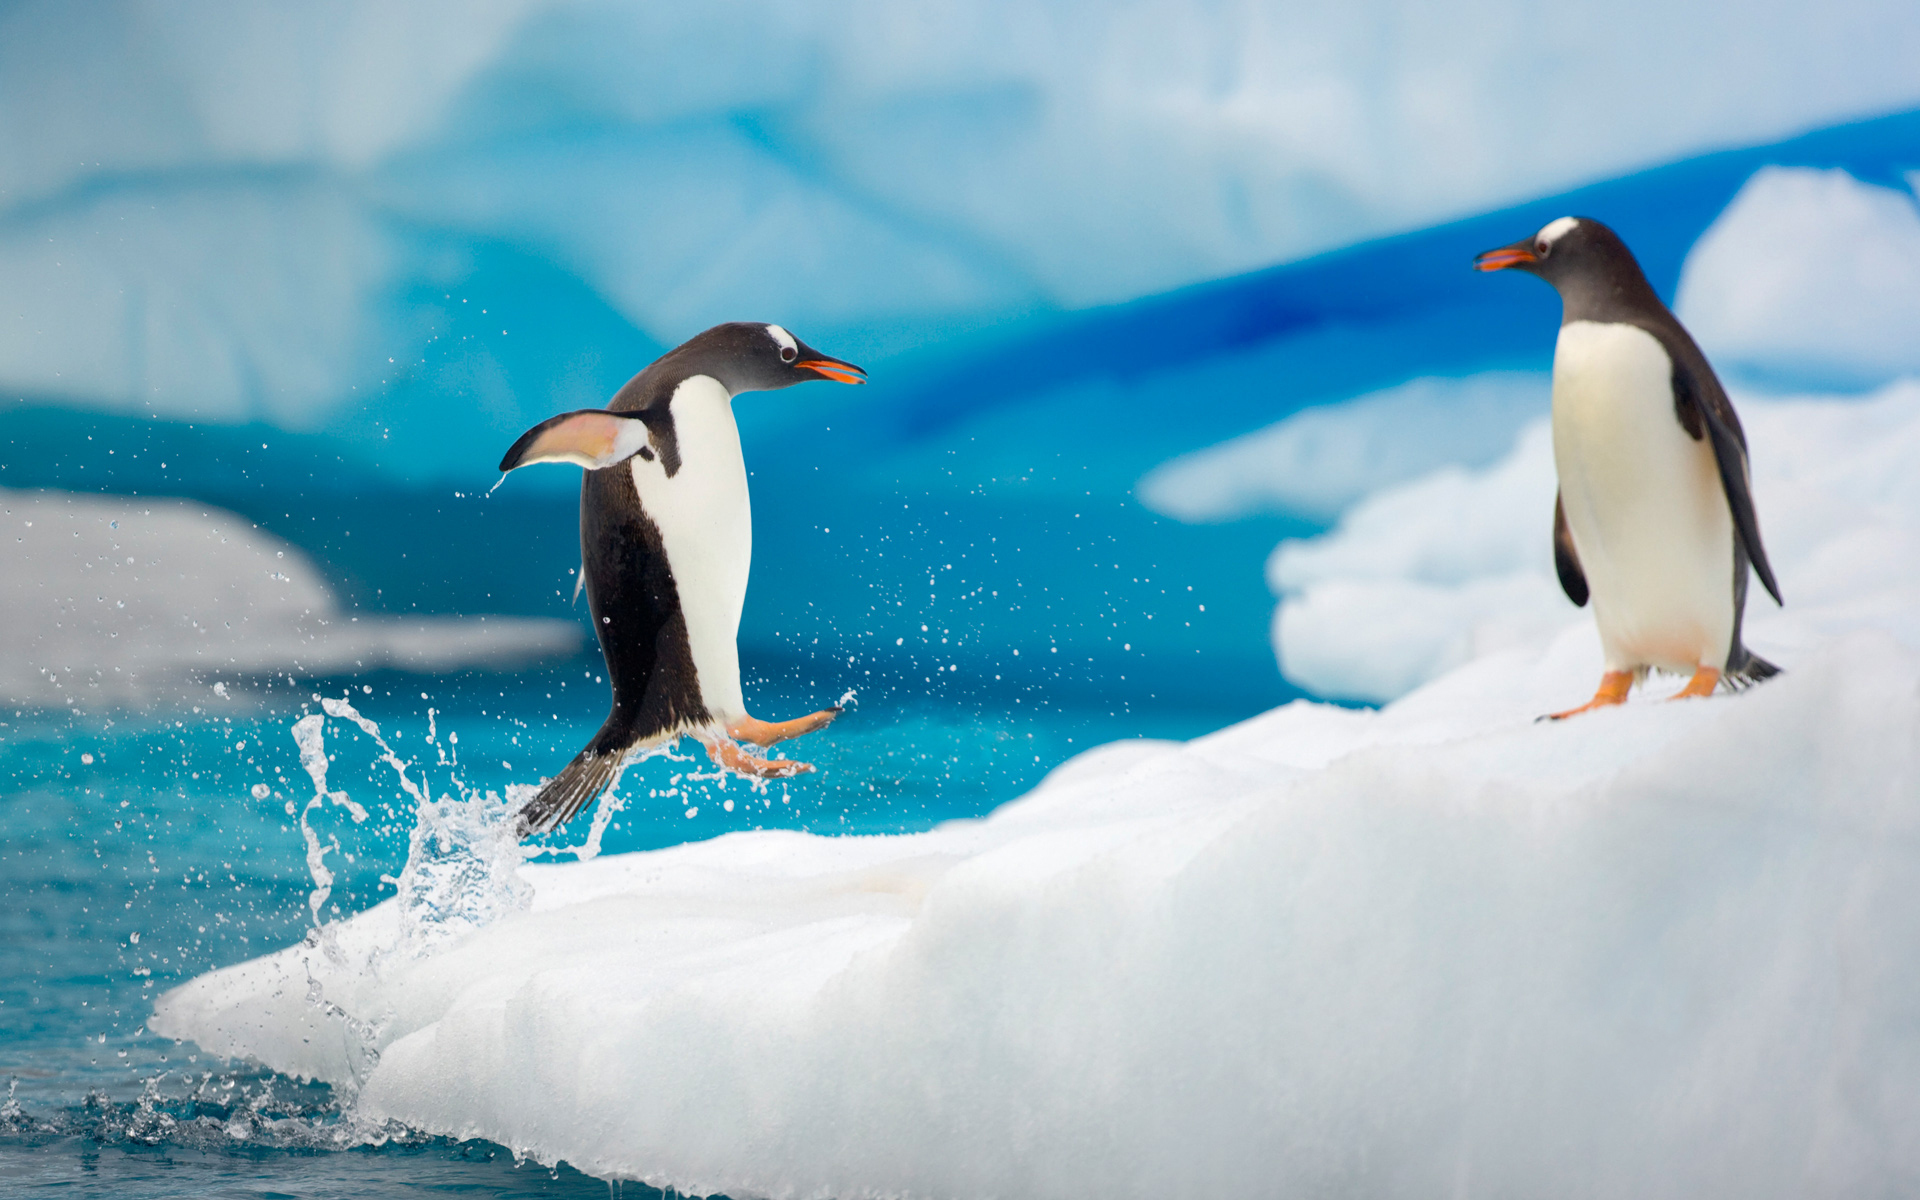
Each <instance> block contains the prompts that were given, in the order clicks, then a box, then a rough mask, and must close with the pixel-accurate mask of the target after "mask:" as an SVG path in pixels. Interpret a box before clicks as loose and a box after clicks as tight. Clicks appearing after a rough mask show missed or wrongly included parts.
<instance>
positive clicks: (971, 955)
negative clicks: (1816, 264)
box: [151, 628, 1920, 1200]
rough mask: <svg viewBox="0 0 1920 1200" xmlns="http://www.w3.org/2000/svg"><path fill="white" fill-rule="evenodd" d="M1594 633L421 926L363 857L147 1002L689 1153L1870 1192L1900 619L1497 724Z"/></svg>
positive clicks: (1909, 974)
mask: <svg viewBox="0 0 1920 1200" xmlns="http://www.w3.org/2000/svg"><path fill="white" fill-rule="evenodd" d="M1599 665H1600V664H1599V658H1598V648H1597V645H1596V644H1595V642H1594V639H1593V637H1592V634H1591V630H1590V629H1584V628H1576V629H1574V630H1572V631H1570V632H1569V633H1567V634H1565V635H1563V636H1562V637H1561V638H1559V639H1558V640H1557V641H1556V642H1554V643H1553V644H1552V646H1551V647H1550V648H1549V649H1547V650H1545V651H1544V652H1543V651H1540V650H1521V649H1514V650H1508V651H1503V652H1499V653H1496V654H1493V655H1490V656H1488V657H1486V658H1483V659H1480V660H1478V661H1477V662H1474V663H1472V664H1470V665H1468V666H1467V667H1464V668H1462V669H1460V670H1458V671H1455V672H1454V673H1452V674H1450V675H1448V676H1446V677H1445V678H1443V679H1441V680H1439V681H1437V682H1436V683H1434V684H1431V685H1429V686H1427V687H1426V688H1423V689H1421V690H1419V691H1416V692H1414V693H1413V694H1411V695H1409V696H1408V697H1406V698H1405V699H1403V700H1401V701H1398V702H1396V703H1395V704H1393V705H1391V706H1389V707H1387V708H1386V709H1383V710H1381V711H1378V712H1361V711H1351V710H1343V709H1337V708H1332V707H1327V706H1321V705H1313V704H1308V703H1305V702H1299V703H1295V704H1293V705H1290V706H1288V707H1285V708H1281V709H1278V710H1275V711H1274V712H1271V713H1268V714H1266V715H1265V716H1262V717H1259V718H1256V719H1254V720H1252V721H1249V722H1246V723H1244V724H1242V725H1239V726H1236V727H1233V728H1230V729H1227V730H1224V731H1222V732H1220V733H1217V734H1214V735H1211V736H1209V737H1205V738H1201V739H1199V740H1197V741H1195V742H1192V743H1189V744H1186V745H1184V746H1179V745H1168V744H1160V745H1153V744H1148V745H1145V746H1141V745H1137V744H1135V745H1127V746H1123V747H1115V748H1105V749H1102V750H1096V751H1091V752H1089V754H1088V755H1086V756H1083V757H1082V758H1081V759H1079V760H1077V761H1076V762H1075V763H1074V764H1073V765H1072V767H1071V768H1070V769H1067V770H1063V771H1062V772H1060V773H1058V774H1057V775H1056V777H1055V778H1053V779H1050V780H1049V781H1048V782H1046V783H1043V784H1042V786H1041V787H1039V788H1038V789H1036V790H1035V791H1034V792H1033V793H1031V794H1029V795H1027V796H1026V797H1024V798H1022V799H1020V800H1018V801H1016V802H1014V803H1012V804H1009V805H1007V806H1006V807H1004V808H1002V809H1001V810H999V811H998V812H996V813H995V814H993V816H991V817H990V818H988V819H986V820H984V821H974V822H958V823H954V824H950V825H946V826H942V827H940V828H938V829H935V830H933V831H931V832H929V833H925V834H920V835H914V836H901V837H869V838H828V837H815V836H809V835H806V834H801V833H794V832H761V833H739V834H732V835H729V836H726V837H722V838H718V839H715V840H713V841H709V842H704V843H698V844H691V845H685V846H680V847H675V848H673V849H669V850H662V851H658V852H654V853H647V854H634V855H621V856H608V857H603V858H600V859H596V860H593V861H591V862H587V863H580V864H567V865H557V866H555V865H550V866H538V867H530V868H526V869H525V871H524V878H525V879H526V880H528V881H529V882H530V883H531V884H532V885H533V887H534V889H535V893H536V895H535V900H534V903H533V905H532V908H531V909H530V910H528V911H525V912H519V913H515V914H513V915H511V916H508V917H506V918H505V919H503V920H501V921H500V922H498V923H497V924H495V925H492V926H490V927H487V928H484V929H481V930H479V931H478V932H476V933H473V934H471V935H469V936H467V937H466V938H464V939H463V940H460V941H457V942H454V943H452V944H451V945H449V946H447V947H446V948H445V949H444V950H442V951H441V952H440V953H438V954H435V955H433V956H431V957H426V958H419V959H406V958H396V957H393V956H390V955H381V954H378V953H377V952H378V951H380V950H381V949H382V948H383V947H385V946H387V945H389V944H391V942H392V939H393V936H394V930H395V927H394V908H393V905H392V904H391V903H389V904H383V905H381V906H379V907H378V908H375V909H373V910H371V911H369V912H367V913H363V914H361V915H359V916H357V917H355V918H353V919H352V920H351V921H350V922H348V923H347V924H345V925H344V926H342V927H341V936H340V948H341V950H342V951H343V952H342V953H341V954H340V955H339V957H338V958H337V959H329V958H328V957H327V956H325V955H324V954H322V953H320V952H319V951H315V950H308V949H306V948H305V947H294V948H292V949H289V950H286V951H282V952H280V953H279V954H275V955H270V956H267V957H265V958H261V959H257V960H254V961H252V962H249V963H243V964H240V965H238V966H235V967H231V968H228V969H225V970H222V971H217V972H214V973H212V974H209V975H206V976H202V977H201V978H199V979H196V980H193V981H192V982H190V983H188V984H186V985H184V986H182V987H180V988H177V989H175V990H173V991H171V992H169V993H167V994H166V995H164V996H162V997H161V998H160V999H159V1001H158V1004H157V1006H156V1011H155V1013H154V1016H153V1019H152V1022H151V1028H152V1029H153V1030H154V1031H155V1032H158V1033H161V1034H163V1035H166V1036H172V1037H178V1038H188V1039H192V1040H194V1041H196V1042H198V1043H199V1045H200V1046H201V1048H202V1049H203V1050H205V1051H209V1052H213V1053H218V1054H228V1055H236V1056H246V1057H251V1058H254V1059H258V1060H260V1061H262V1062H264V1063H267V1064H269V1065H271V1066H273V1067H275V1068H278V1069H280V1070H283V1071H289V1072H295V1073H299V1074H303V1075H311V1076H318V1077H320V1078H323V1079H329V1080H333V1081H335V1082H345V1081H347V1080H348V1078H349V1075H350V1074H351V1068H350V1063H357V1064H359V1068H360V1070H361V1071H362V1072H363V1075H364V1078H363V1080H362V1081H361V1089H360V1092H359V1101H358V1109H357V1115H358V1116H360V1117H366V1118H371V1119H380V1118H394V1119H398V1120H400V1121H403V1122H405V1123H407V1124H408V1125H411V1126H413V1127H416V1128H419V1129H424V1130H429V1131H434V1132H437V1133H444V1134H448V1135H452V1136H456V1137H470V1136H482V1137H487V1138H491V1139H493V1140H495V1141H498V1142H501V1143H503V1144H505V1145H508V1146H511V1147H514V1148H516V1149H517V1150H520V1151H523V1152H527V1153H530V1154H532V1155H534V1156H536V1157H537V1158H539V1159H541V1160H543V1161H548V1162H552V1161H555V1160H562V1159H564V1160H565V1161H567V1162H570V1163H572V1164H574V1165H576V1166H578V1167H580V1168H581V1169H583V1170H586V1171H589V1172H592V1173H595V1174H598V1175H603V1176H608V1177H625V1178H640V1179H644V1180H646V1181H648V1182H649V1183H651V1184H654V1185H657V1186H671V1187H675V1188H677V1189H679V1190H680V1191H683V1192H686V1193H688V1194H692V1195H702V1194H709V1193H715V1192H720V1193H724V1194H726V1195H730V1196H734V1197H752V1196H774V1197H800V1196H833V1197H842V1198H849V1200H850V1198H854V1197H877V1196H928V1197H935V1196H938V1197H967V1196H1022V1197H1029V1198H1035V1200H1040V1198H1050V1197H1060V1198H1062V1200H1065V1198H1069V1197H1070V1198H1073V1200H1080V1198H1082V1197H1087V1196H1108V1197H1124V1196H1140V1197H1155V1198H1159V1197H1166V1196H1173V1195H1180V1196H1189V1195H1195V1196H1204V1195H1214V1196H1252V1195H1282V1194H1284V1195H1305V1196H1320V1195H1340V1196H1408V1197H1423V1198H1424V1197H1432V1196H1454V1195H1473V1196H1481V1195H1513V1196H1573V1195H1578V1196H1595V1197H1634V1198H1636V1200H1643V1198H1652V1197H1676V1198H1679V1197H1686V1198H1693V1197H1699V1196H1741V1197H1773V1196H1782V1197H1785V1196H1807V1195H1888V1194H1895V1193H1898V1192H1900V1191H1903V1190H1904V1189H1905V1187H1906V1185H1907V1184H1908V1183H1909V1182H1910V1181H1911V1180H1912V1179H1914V1178H1916V1177H1920V1136H1916V1134H1915V1130H1920V1082H1917V1081H1920V1023H1917V1022H1916V1021H1915V1019H1914V1013H1915V1000H1914V997H1915V996H1916V995H1920V905H1916V904H1915V903H1914V900H1913V898H1914V897H1915V896H1916V895H1920V786H1916V782H1917V781H1920V657H1917V656H1916V655H1915V654H1914V653H1913V652H1912V651H1911V650H1909V649H1907V648H1905V647H1903V646H1902V645H1900V644H1899V643H1898V642H1897V641H1896V640H1894V639H1893V638H1891V637H1889V636H1887V635H1886V634H1884V633H1881V632H1879V631H1875V630H1864V631H1860V632H1855V633H1853V634H1850V635H1846V636H1843V637H1841V638H1838V639H1836V640H1832V641H1828V642H1825V643H1823V644H1821V645H1819V646H1817V647H1808V648H1806V650H1805V652H1804V653H1801V654H1799V655H1797V656H1796V657H1795V658H1794V660H1793V662H1792V663H1791V664H1789V670H1788V673H1787V674H1786V675H1784V676H1783V677H1781V678H1780V679H1778V680H1775V681H1773V682H1771V683H1768V684H1767V685H1765V686H1763V687H1760V688H1757V689H1754V690H1753V691H1751V692H1748V693H1746V694H1743V695H1738V696H1722V697H1717V698H1714V699H1710V700H1700V701H1688V702H1680V703H1671V704H1668V703H1662V702H1659V701H1654V700H1647V699H1645V698H1643V697H1639V696H1636V698H1635V700H1634V701H1633V702H1632V703H1629V704H1628V705H1626V706H1624V707H1622V708H1619V709H1614V710H1609V711H1605V712H1600V713H1596V714H1593V715H1590V716H1586V717H1583V718H1581V719H1579V720H1576V721H1571V722H1567V723H1565V724H1560V725H1538V724H1535V723H1534V722H1533V717H1534V715H1535V714H1537V713H1539V712H1542V711H1544V710H1546V709H1547V708H1549V707H1552V706H1555V705H1560V704H1564V703H1566V702H1567V700H1568V698H1569V697H1570V696H1571V697H1573V698H1575V699H1577V698H1579V696H1580V695H1581V694H1583V693H1584V692H1585V691H1586V690H1590V688H1591V685H1592V681H1593V680H1594V679H1595V678H1597V676H1598V671H1599ZM369 963H377V964H378V967H377V969H373V968H370V967H369V966H368V965H367V964H369ZM310 979H311V980H312V983H311V985H310V983H309V980H310ZM310 995H320V996H322V997H323V998H324V1000H325V1001H326V1002H328V1003H329V1004H331V1005H338V1006H339V1009H340V1010H343V1011H345V1012H346V1013H349V1014H351V1015H352V1016H353V1018H354V1019H355V1022H356V1024H357V1025H359V1026H360V1028H362V1029H364V1030H366V1031H367V1032H368V1035H369V1036H370V1037H371V1038H372V1042H371V1044H369V1045H367V1046H365V1047H364V1048H363V1047H362V1045H361V1043H360V1040H359V1038H358V1036H356V1035H355V1034H353V1033H350V1032H349V1031H348V1029H347V1028H346V1027H345V1025H344V1024H343V1023H342V1022H341V1021H340V1019H339V1018H338V1017H329V1016H327V1015H325V1013H324V1011H323V1009H322V1008H321V1007H320V1005H318V1004H316V1003H315V1002H313V1001H311V1000H310V999H309V996H310ZM366 1050H372V1051H374V1052H375V1053H374V1054H373V1055H368V1054H366Z"/></svg>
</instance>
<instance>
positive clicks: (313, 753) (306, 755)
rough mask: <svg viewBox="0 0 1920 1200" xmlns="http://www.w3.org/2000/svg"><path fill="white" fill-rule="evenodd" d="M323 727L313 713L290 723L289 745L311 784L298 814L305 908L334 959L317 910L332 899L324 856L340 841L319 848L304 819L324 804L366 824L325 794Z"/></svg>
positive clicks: (339, 796)
mask: <svg viewBox="0 0 1920 1200" xmlns="http://www.w3.org/2000/svg"><path fill="white" fill-rule="evenodd" d="M325 723H326V718H324V717H322V716H320V715H319V714H317V713H316V714H314V715H311V716H306V717H302V718H300V719H299V720H298V721H295V722H294V723H293V742H294V745H296V746H298V747H299V748H300V765H301V767H303V768H304V769H305V770H306V772H307V777H308V778H310V779H312V780H313V796H312V798H311V799H309V800H308V801H307V805H306V807H305V808H303V809H301V810H300V836H301V837H303V838H304V839H306V843H307V873H308V874H309V875H311V876H312V877H313V891H312V892H310V893H309V894H308V896H307V908H308V910H309V911H310V913H311V915H312V919H313V929H314V932H315V933H316V934H317V935H319V938H318V941H319V944H320V945H321V946H323V947H324V948H326V949H327V950H328V952H329V954H330V955H337V949H336V948H335V946H334V943H333V940H332V939H331V938H330V937H328V936H326V932H325V926H326V920H325V918H324V917H322V916H321V912H320V910H321V908H322V907H323V906H324V905H325V904H326V902H327V899H328V898H329V897H330V896H332V895H333V878H334V876H333V872H332V871H331V870H330V869H328V867H327V855H328V854H330V853H332V852H334V851H336V850H338V849H340V839H339V837H337V836H336V837H333V838H331V839H330V844H328V845H325V846H323V845H321V843H320V835H319V834H317V833H315V832H314V830H313V825H312V823H311V822H310V821H309V820H308V818H309V817H311V816H312V815H313V810H314V809H316V808H319V807H321V806H323V805H325V804H326V803H327V802H328V801H332V802H333V803H334V804H337V805H339V806H340V807H342V808H344V809H346V810H347V812H348V813H349V814H350V815H351V816H352V817H353V821H354V824H356V825H358V824H361V823H363V822H365V821H366V819H367V810H366V809H365V808H363V807H361V806H360V805H358V804H356V803H354V802H353V800H351V799H350V798H348V796H347V794H346V793H345V792H330V791H328V790H327V746H326V739H325V737H324V736H323V734H322V732H321V727H322V726H323V725H324V724H325ZM287 808H288V810H289V815H291V810H292V809H293V801H291V800H289V801H287Z"/></svg>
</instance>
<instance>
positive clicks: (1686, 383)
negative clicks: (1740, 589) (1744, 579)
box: [1670, 349, 1786, 604]
mask: <svg viewBox="0 0 1920 1200" xmlns="http://www.w3.org/2000/svg"><path fill="white" fill-rule="evenodd" d="M1695 354H1698V350H1697V349H1696V350H1695ZM1670 357H1672V359H1673V405H1674V409H1675V412H1676V415H1677V416H1678V418H1679V420H1680V424H1681V425H1682V426H1683V427H1684V428H1685V429H1686V431H1687V432H1688V433H1690V434H1692V435H1693V436H1694V437H1695V438H1696V439H1697V438H1698V437H1699V436H1700V429H1699V424H1701V423H1704V424H1705V426H1706V434H1707V437H1708V439H1709V440H1710V441H1711V442H1712V443H1713V457H1714V461H1715V462H1717V463H1718V464H1719V466H1720V484H1721V487H1723V488H1724V489H1725V490H1726V493H1727V508H1728V510H1729V511H1730V512H1731V513H1732V514H1733V528H1734V531H1735V532H1736V533H1737V534H1739V536H1740V541H1741V544H1743V545H1744V546H1745V547H1746V550H1747V557H1748V558H1749V559H1750V560H1751V561H1752V562H1753V571H1754V574H1756V575H1758V576H1759V577H1760V585H1761V586H1762V587H1764V588H1766V589H1767V594H1768V595H1770V596H1772V597H1773V602H1774V603H1775V604H1784V603H1786V602H1785V601H1784V600H1782V599H1780V585H1779V584H1778V583H1776V582H1774V578H1773V567H1772V565H1771V564H1769V563H1768V562H1767V550H1766V547H1765V546H1762V545H1761V544H1760V517H1759V514H1758V513H1756V512H1755V511H1754V507H1753V481H1752V480H1751V478H1749V476H1748V472H1747V437H1746V434H1745V433H1744V432H1743V431H1742V430H1741V428H1740V418H1739V416H1738V415H1736V414H1735V413H1734V411H1733V402H1732V401H1730V400H1728V399H1727V393H1726V390H1725V389H1724V388H1722V387H1721V386H1720V381H1719V379H1717V378H1715V376H1714V374H1713V368H1711V367H1707V366H1705V359H1702V360H1701V365H1702V369H1703V370H1704V375H1703V374H1702V373H1701V372H1700V371H1696V370H1694V369H1692V368H1690V367H1689V366H1688V365H1687V361H1686V358H1687V356H1682V355H1677V354H1674V355H1670ZM1689 416H1693V417H1694V419H1693V420H1689V419H1688V418H1689Z"/></svg>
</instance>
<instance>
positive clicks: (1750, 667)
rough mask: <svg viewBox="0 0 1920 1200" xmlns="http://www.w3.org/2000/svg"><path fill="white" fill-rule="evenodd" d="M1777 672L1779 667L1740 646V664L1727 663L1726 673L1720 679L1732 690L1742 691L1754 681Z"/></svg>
mask: <svg viewBox="0 0 1920 1200" xmlns="http://www.w3.org/2000/svg"><path fill="white" fill-rule="evenodd" d="M1779 673H1780V668H1779V667H1776V666H1774V665H1773V664H1772V663H1770V662H1768V661H1767V660H1766V659H1764V658H1761V657H1760V656H1759V655H1758V654H1755V653H1754V652H1753V651H1751V650H1748V649H1747V648H1746V647H1744V646H1742V647H1741V662H1740V665H1738V666H1732V665H1729V666H1728V668H1727V671H1726V673H1725V674H1724V675H1722V676H1721V677H1720V681H1721V682H1722V683H1724V684H1725V685H1726V686H1727V687H1728V688H1729V689H1730V690H1732V691H1736V692H1743V691H1745V690H1746V689H1748V688H1750V687H1752V686H1753V685H1754V684H1756V683H1764V682H1765V681H1767V680H1769V679H1772V678H1773V677H1774V676H1775V675H1778V674H1779Z"/></svg>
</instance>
